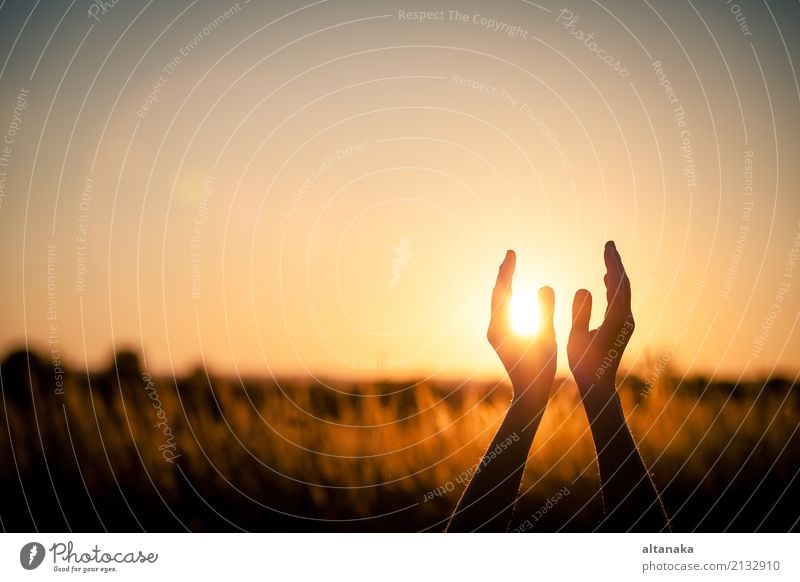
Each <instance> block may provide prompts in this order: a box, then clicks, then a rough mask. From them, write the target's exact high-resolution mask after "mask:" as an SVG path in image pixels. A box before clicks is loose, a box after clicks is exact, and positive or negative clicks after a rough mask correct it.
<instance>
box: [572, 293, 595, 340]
mask: <svg viewBox="0 0 800 582" xmlns="http://www.w3.org/2000/svg"><path fill="white" fill-rule="evenodd" d="M591 317H592V294H591V293H589V291H587V290H586V289H578V291H576V292H575V298H574V299H573V300H572V332H571V333H588V332H589V319H591Z"/></svg>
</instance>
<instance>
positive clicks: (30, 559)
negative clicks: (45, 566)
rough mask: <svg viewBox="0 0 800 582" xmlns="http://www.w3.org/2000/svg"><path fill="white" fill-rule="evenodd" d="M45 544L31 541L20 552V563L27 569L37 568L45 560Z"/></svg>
mask: <svg viewBox="0 0 800 582" xmlns="http://www.w3.org/2000/svg"><path fill="white" fill-rule="evenodd" d="M44 554H45V551H44V546H43V545H42V544H40V543H38V542H29V543H27V544H25V545H24V546H22V549H21V550H20V552H19V563H20V564H22V567H23V568H25V569H26V570H35V569H36V568H38V567H39V566H40V565H41V564H42V562H43V561H44Z"/></svg>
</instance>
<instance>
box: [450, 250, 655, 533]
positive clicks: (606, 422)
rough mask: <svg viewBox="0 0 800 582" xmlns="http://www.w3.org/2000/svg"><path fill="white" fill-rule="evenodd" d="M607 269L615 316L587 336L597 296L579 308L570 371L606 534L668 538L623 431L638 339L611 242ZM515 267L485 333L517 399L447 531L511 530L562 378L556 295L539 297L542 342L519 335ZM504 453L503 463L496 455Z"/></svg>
mask: <svg viewBox="0 0 800 582" xmlns="http://www.w3.org/2000/svg"><path fill="white" fill-rule="evenodd" d="M604 260H605V265H606V275H605V278H604V280H605V285H606V299H607V307H606V313H605V317H604V319H603V323H602V324H601V325H600V327H598V328H597V329H592V330H590V329H589V319H590V317H591V313H592V295H591V293H589V291H586V290H585V289H581V290H579V291H578V292H577V293H575V298H574V300H573V305H572V329H571V331H570V334H569V339H568V341H567V357H568V359H569V367H570V370H572V374H573V376H574V377H575V382H576V384H577V385H578V390H579V392H580V395H581V400H582V402H583V405H584V409H585V411H586V414H587V417H588V419H589V425H590V427H591V431H592V437H593V439H594V443H595V449H596V451H597V459H598V465H599V468H600V481H601V487H602V497H603V501H604V508H605V516H606V517H605V519H604V520H603V523H601V524H598V527H601V528H603V529H611V530H645V531H660V530H664V529H667V528H668V520H667V517H666V513H665V512H664V509H663V506H662V505H661V501H660V499H659V496H658V493H657V492H656V489H655V486H654V485H653V483H652V481H651V479H650V476H649V474H648V472H647V470H646V469H645V467H644V463H643V462H642V460H641V457H640V456H639V453H638V451H637V449H636V445H635V443H634V441H633V438H632V437H631V434H630V431H629V429H628V426H627V423H626V422H625V417H624V415H623V412H622V407H621V405H620V401H619V397H618V395H617V391H616V385H615V377H616V373H617V370H618V368H619V362H620V359H621V358H622V354H623V352H624V351H625V347H626V346H627V345H628V341H629V340H630V337H631V334H632V333H633V330H634V321H633V313H632V312H631V285H630V281H629V279H628V275H627V274H626V273H625V267H624V266H623V264H622V259H621V257H620V255H619V252H618V251H617V248H616V246H615V244H614V243H613V242H612V241H609V242H608V243H606V246H605V250H604ZM515 267H516V255H515V254H514V251H508V252H507V253H506V257H505V259H504V260H503V262H502V264H501V265H500V272H499V273H498V275H497V282H496V284H495V287H494V291H493V292H492V313H491V319H490V322H489V330H488V333H487V337H488V339H489V343H491V345H492V347H493V348H494V349H495V351H496V352H497V355H498V356H499V357H500V360H501V361H502V362H503V365H504V366H505V369H506V371H507V372H508V375H509V378H510V379H511V384H512V388H513V398H512V401H511V406H510V407H509V410H508V412H507V413H506V416H505V418H504V420H503V423H502V424H501V426H500V429H499V430H498V432H497V434H496V435H495V437H494V439H493V441H492V443H491V444H490V445H489V449H488V451H487V455H486V456H484V458H483V459H482V461H481V463H480V465H479V467H478V470H477V471H476V472H475V474H474V477H473V479H472V481H471V482H470V483H469V485H468V487H467V489H466V491H465V492H464V495H463V497H462V498H461V501H460V502H459V504H458V507H457V508H456V510H455V512H454V513H453V516H452V518H451V520H450V524H449V526H448V530H449V531H481V530H485V531H505V530H506V529H507V528H508V525H509V523H510V521H511V516H512V513H513V508H514V504H515V502H516V498H517V492H518V490H519V485H520V482H521V480H522V473H523V471H524V468H525V462H526V461H527V457H528V452H529V450H530V446H531V444H532V443H533V438H534V435H535V434H536V429H537V428H538V426H539V422H540V421H541V418H542V415H543V414H544V409H545V407H546V406H547V401H548V398H549V394H550V389H551V387H552V385H553V380H554V378H555V373H556V352H557V349H556V336H555V329H554V328H553V312H554V309H555V295H554V293H553V290H552V289H551V288H550V287H542V288H541V289H540V290H539V302H540V307H541V316H542V318H541V322H542V323H541V328H540V330H539V332H538V333H537V334H534V335H531V336H524V335H520V334H516V333H514V332H513V331H512V329H511V313H510V312H511V295H512V290H511V282H512V278H513V276H514V269H515ZM498 446H500V449H499V450H502V451H503V452H502V454H499V455H497V454H494V455H490V452H491V451H495V450H498V449H497V447H498ZM545 493H546V492H545ZM547 496H548V495H547V494H545V495H544V497H547Z"/></svg>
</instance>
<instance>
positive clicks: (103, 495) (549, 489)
mask: <svg viewBox="0 0 800 582" xmlns="http://www.w3.org/2000/svg"><path fill="white" fill-rule="evenodd" d="M642 376H643V377H648V376H647V375H646V374H642ZM0 377H1V379H2V400H3V412H2V414H0V424H2V427H0V450H2V457H0V458H2V461H1V462H0V478H2V483H3V488H4V494H3V495H2V496H0V520H2V523H1V524H0V526H2V529H3V530H6V531H33V530H36V529H38V530H41V531H68V530H73V531H103V530H109V531H138V530H148V531H184V530H194V531H220V530H222V531H228V530H239V529H243V530H252V531H422V530H428V531H439V530H441V529H443V527H444V524H445V523H446V520H447V518H448V516H449V513H450V512H451V511H452V509H453V507H454V506H455V504H456V503H457V501H458V497H459V495H460V494H461V492H462V491H463V488H464V485H463V483H461V482H459V481H458V480H457V479H456V478H457V477H458V476H459V475H461V474H462V473H464V472H465V471H466V470H467V469H469V468H470V467H473V466H474V465H475V463H476V462H477V461H478V460H479V458H480V456H481V454H482V453H483V451H484V448H485V447H486V445H487V444H488V442H489V440H490V438H491V436H492V433H493V431H494V430H495V429H496V427H497V425H498V424H499V422H500V420H501V418H502V415H503V413H504V411H505V409H506V406H507V404H508V401H509V398H510V389H509V388H508V387H507V386H505V385H502V384H500V385H494V384H482V383H475V382H469V383H465V384H458V383H446V382H436V383H433V382H428V381H426V382H420V383H413V382H409V383H390V382H383V383H382V382H375V383H348V382H341V381H326V382H324V383H323V382H322V381H320V380H310V379H282V380H276V379H264V378H245V379H226V378H210V377H208V376H207V375H206V373H205V371H204V370H203V369H202V368H199V369H198V370H196V371H195V372H193V373H192V374H189V375H188V376H186V377H182V378H177V379H176V378H171V377H156V376H154V377H152V378H150V376H149V375H148V374H147V373H146V372H145V371H144V370H143V369H142V364H141V361H140V359H139V357H138V356H137V355H136V354H135V353H133V352H123V353H119V354H117V356H116V357H115V358H114V359H113V361H112V362H110V364H109V366H108V368H107V369H106V370H103V371H99V372H92V373H87V372H85V371H83V372H78V371H66V372H65V378H64V380H65V384H64V390H63V395H61V394H58V392H57V390H56V386H55V376H54V373H53V369H52V367H51V366H50V365H49V362H48V361H47V360H45V359H43V358H42V357H40V356H38V355H36V354H35V353H32V352H27V351H17V352H14V353H12V354H10V355H9V356H8V357H6V359H5V360H4V361H3V363H2V367H1V368H0ZM650 378H651V379H650V380H649V381H648V382H647V383H646V382H645V381H643V380H641V379H639V378H638V377H634V376H629V377H626V378H624V379H622V380H621V385H620V393H621V395H622V399H623V405H624V407H625V410H626V412H627V413H628V414H629V422H630V425H631V429H632V432H633V434H634V437H635V438H636V439H637V441H638V442H639V444H640V449H641V452H642V455H643V457H644V458H645V461H646V462H647V463H648V464H649V466H650V467H651V469H652V471H653V477H654V480H655V482H656V484H657V486H658V488H659V490H660V491H661V492H662V496H663V499H664V502H665V505H666V506H667V510H668V512H669V513H670V515H671V516H672V520H673V527H674V529H675V530H677V531H691V530H700V531H756V530H757V531H788V530H797V529H798V518H800V508H798V507H797V505H796V504H795V503H794V499H795V498H796V496H797V494H798V493H799V492H800V483H798V481H800V480H798V479H797V474H798V471H800V462H799V461H800V436H798V420H799V419H800V409H799V406H800V397H798V386H797V385H794V384H793V383H792V382H789V381H786V380H783V379H780V378H772V379H767V380H765V381H762V382H749V383H743V384H738V385H736V384H732V383H709V382H708V381H706V380H703V379H702V378H695V379H689V380H687V379H683V380H680V381H679V380H677V379H676V378H675V377H674V376H673V375H670V374H667V373H662V374H660V375H658V376H651V377H650ZM148 380H149V381H148ZM148 386H150V387H151V388H150V389H148ZM154 395H155V396H154ZM155 398H157V401H156V400H155ZM159 410H162V411H163V412H162V413H161V417H159V416H158V414H159V412H158V411H159ZM159 422H161V425H160V426H159ZM165 426H168V427H169V428H168V430H169V435H166V434H165V432H164V427H165ZM588 428H589V427H588V423H587V421H586V417H585V415H584V413H583V410H582V408H581V407H580V403H579V400H578V395H577V390H576V388H575V386H574V384H572V382H571V381H569V380H566V379H560V380H557V381H556V386H555V387H554V390H553V393H552V395H551V402H550V404H549V406H548V408H547V411H546V414H545V417H544V419H543V421H542V424H541V427H540V429H539V432H538V433H537V437H536V440H535V442H534V446H533V449H532V451H531V455H530V459H529V463H528V468H527V469H526V473H525V478H524V480H523V490H524V495H523V497H522V499H521V500H520V502H519V504H518V508H517V512H516V515H515V518H514V519H515V524H517V523H519V522H524V521H525V520H526V519H528V518H530V517H531V516H532V515H533V514H534V513H535V512H536V511H537V509H539V508H540V507H541V506H542V505H543V504H544V503H545V502H546V500H547V499H548V498H549V497H551V496H552V495H554V494H555V493H556V492H557V491H559V490H560V489H561V488H562V487H565V486H566V487H567V488H568V489H569V492H570V494H569V495H568V496H567V497H565V498H564V499H563V500H561V501H560V502H559V503H558V504H557V505H555V506H554V507H553V508H552V509H551V510H550V511H548V512H547V513H546V514H545V515H544V516H543V517H542V518H541V519H540V520H539V521H538V522H536V523H535V524H534V529H533V531H557V530H564V531H591V530H592V529H594V528H595V526H596V524H597V523H598V521H599V519H600V516H601V514H602V501H601V498H600V496H599V492H598V491H599V482H598V472H597V466H596V463H595V454H594V449H593V444H592V440H591V436H590V434H589V430H588ZM170 443H172V444H171V445H170ZM166 449H170V450H171V451H173V453H174V455H176V458H175V459H174V460H173V462H169V461H168V460H166V458H165V453H164V451H165V450H166ZM448 484H449V485H448ZM439 488H442V489H440V490H441V491H443V492H444V493H443V494H442V495H441V496H435V497H434V498H433V499H432V500H430V501H426V500H425V496H426V493H428V492H430V491H432V490H436V489H439ZM428 497H430V495H429V496H428ZM512 527H514V524H512Z"/></svg>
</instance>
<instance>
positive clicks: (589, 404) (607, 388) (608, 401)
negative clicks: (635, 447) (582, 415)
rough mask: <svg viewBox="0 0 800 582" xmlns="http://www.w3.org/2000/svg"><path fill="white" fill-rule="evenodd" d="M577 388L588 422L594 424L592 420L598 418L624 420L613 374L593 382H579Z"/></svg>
mask: <svg viewBox="0 0 800 582" xmlns="http://www.w3.org/2000/svg"><path fill="white" fill-rule="evenodd" d="M578 388H579V390H580V394H581V400H582V401H583V407H584V408H585V409H586V415H587V416H588V417H589V422H590V423H592V424H594V421H595V420H597V419H600V418H603V419H606V420H619V419H623V421H624V415H623V413H622V404H621V402H620V399H619V394H617V388H616V384H615V382H614V377H613V376H611V377H610V378H603V379H600V380H598V381H596V382H593V383H581V384H579V385H578Z"/></svg>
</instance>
